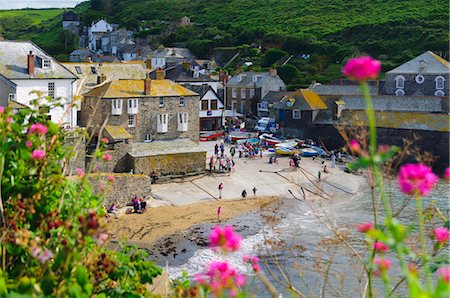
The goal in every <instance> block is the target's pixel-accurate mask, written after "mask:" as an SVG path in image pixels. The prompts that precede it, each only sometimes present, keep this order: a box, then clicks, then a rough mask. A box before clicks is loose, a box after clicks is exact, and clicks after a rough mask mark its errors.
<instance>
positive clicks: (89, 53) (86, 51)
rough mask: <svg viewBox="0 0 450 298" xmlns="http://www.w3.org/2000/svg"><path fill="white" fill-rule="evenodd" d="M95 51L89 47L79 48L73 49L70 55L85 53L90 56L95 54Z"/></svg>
mask: <svg viewBox="0 0 450 298" xmlns="http://www.w3.org/2000/svg"><path fill="white" fill-rule="evenodd" d="M94 54H95V53H94V52H92V51H91V50H89V49H78V50H74V51H72V52H71V53H70V54H69V55H73V56H74V55H85V56H89V55H94Z"/></svg>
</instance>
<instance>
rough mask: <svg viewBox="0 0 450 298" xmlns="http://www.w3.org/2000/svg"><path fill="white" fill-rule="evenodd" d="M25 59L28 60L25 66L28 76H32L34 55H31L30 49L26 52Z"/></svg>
mask: <svg viewBox="0 0 450 298" xmlns="http://www.w3.org/2000/svg"><path fill="white" fill-rule="evenodd" d="M27 61H28V65H27V66H28V67H27V70H28V74H29V75H30V76H34V55H33V51H30V53H29V54H28V58H27Z"/></svg>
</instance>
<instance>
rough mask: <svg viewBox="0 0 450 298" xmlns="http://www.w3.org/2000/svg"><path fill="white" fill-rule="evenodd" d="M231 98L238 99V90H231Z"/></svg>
mask: <svg viewBox="0 0 450 298" xmlns="http://www.w3.org/2000/svg"><path fill="white" fill-rule="evenodd" d="M231 97H233V98H236V97H237V91H236V88H233V89H231Z"/></svg>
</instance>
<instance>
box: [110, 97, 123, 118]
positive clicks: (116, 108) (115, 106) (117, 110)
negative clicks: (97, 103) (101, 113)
mask: <svg viewBox="0 0 450 298" xmlns="http://www.w3.org/2000/svg"><path fill="white" fill-rule="evenodd" d="M111 115H122V100H121V99H113V100H112V101H111Z"/></svg>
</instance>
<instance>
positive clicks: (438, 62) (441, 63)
mask: <svg viewBox="0 0 450 298" xmlns="http://www.w3.org/2000/svg"><path fill="white" fill-rule="evenodd" d="M421 61H423V62H424V65H425V67H424V68H421ZM449 72H450V63H449V62H448V61H447V60H445V59H443V58H441V57H439V56H438V55H436V54H435V53H433V52H431V51H426V52H425V53H423V54H421V55H419V56H417V57H415V58H413V59H411V60H409V61H408V62H406V63H403V64H402V65H400V66H398V67H396V68H394V69H393V70H390V71H388V72H386V74H402V73H412V74H416V73H420V74H445V73H449Z"/></svg>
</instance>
